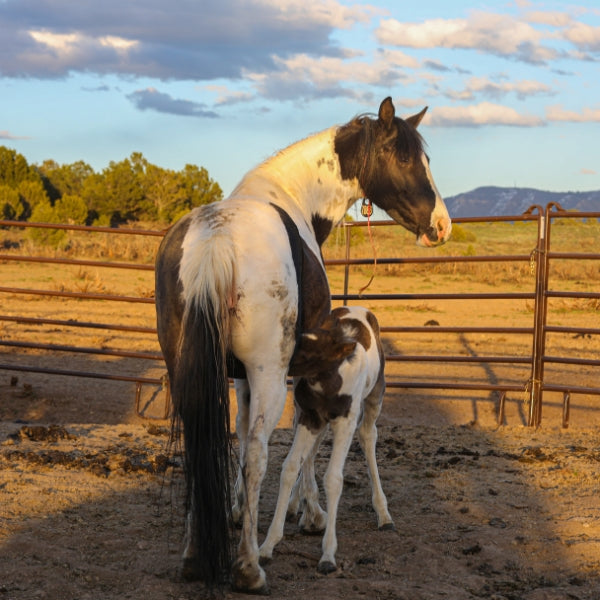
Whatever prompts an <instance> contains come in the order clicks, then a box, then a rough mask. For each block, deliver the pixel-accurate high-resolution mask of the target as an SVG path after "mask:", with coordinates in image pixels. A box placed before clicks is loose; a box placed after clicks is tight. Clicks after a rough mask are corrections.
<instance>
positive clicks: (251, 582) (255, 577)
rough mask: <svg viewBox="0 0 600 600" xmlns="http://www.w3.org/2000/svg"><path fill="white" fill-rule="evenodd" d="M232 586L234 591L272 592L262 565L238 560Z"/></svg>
mask: <svg viewBox="0 0 600 600" xmlns="http://www.w3.org/2000/svg"><path fill="white" fill-rule="evenodd" d="M231 571H232V580H231V587H232V589H233V591H234V592H244V593H245V594H257V595H260V596H268V595H269V593H270V590H269V586H268V585H267V578H266V576H265V572H264V571H263V570H262V569H261V568H260V566H258V565H256V566H253V565H252V564H248V563H244V561H243V560H240V559H238V560H236V561H235V563H234V564H233V568H232V570H231Z"/></svg>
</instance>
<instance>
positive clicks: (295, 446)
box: [260, 425, 317, 563]
mask: <svg viewBox="0 0 600 600" xmlns="http://www.w3.org/2000/svg"><path fill="white" fill-rule="evenodd" d="M316 440H317V434H316V433H313V432H311V431H310V430H309V429H308V428H307V427H305V426H304V425H297V427H296V434H295V436H294V441H293V443H292V447H291V448H290V451H289V452H288V455H287V457H286V459H285V461H284V462H283V466H282V468H281V477H280V480H279V495H278V497H277V507H276V508H275V514H274V515H273V521H272V522H271V526H270V527H269V531H268V533H267V537H266V538H265V541H264V542H263V544H262V546H261V547H260V558H261V563H263V562H268V561H269V560H270V559H271V558H272V556H273V548H274V547H275V546H276V544H278V543H279V541H280V540H281V538H282V537H283V528H284V524H285V515H286V510H287V507H288V504H289V501H290V492H291V489H292V486H293V485H294V482H295V481H296V478H297V477H298V472H299V471H300V467H301V466H302V463H303V462H304V461H305V459H306V457H307V456H309V454H311V451H312V449H313V448H314V446H315V441H316Z"/></svg>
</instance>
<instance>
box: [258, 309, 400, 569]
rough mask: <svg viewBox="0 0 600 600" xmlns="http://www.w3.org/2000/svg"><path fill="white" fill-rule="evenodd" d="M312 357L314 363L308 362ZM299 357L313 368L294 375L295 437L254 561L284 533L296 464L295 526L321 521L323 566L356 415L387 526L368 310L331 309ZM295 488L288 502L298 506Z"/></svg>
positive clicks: (331, 555) (375, 355)
mask: <svg viewBox="0 0 600 600" xmlns="http://www.w3.org/2000/svg"><path fill="white" fill-rule="evenodd" d="M315 358H316V360H317V362H321V366H320V367H318V366H317V367H315V366H314V365H313V366H312V367H311V366H308V365H310V363H311V360H314V359H315ZM298 360H299V361H302V360H305V361H306V363H305V364H306V365H307V366H306V369H307V370H312V368H314V370H315V373H314V375H312V376H303V377H301V378H299V379H297V380H296V382H295V383H296V385H295V390H294V399H295V405H296V416H295V436H294V442H293V444H292V447H291V449H290V451H289V454H288V455H287V458H286V459H285V462H284V463H283V468H282V472H281V480H280V486H279V497H278V499H277V508H276V509H275V515H274V517H273V522H272V523H271V526H270V528H269V531H268V533H267V537H266V539H265V541H264V543H263V544H262V546H261V548H260V557H261V561H268V560H270V559H271V558H272V555H273V548H274V547H275V545H276V544H277V543H278V542H279V541H280V540H281V538H282V537H283V527H284V522H285V518H286V512H287V511H288V505H289V503H290V494H291V492H292V487H293V486H294V482H295V481H296V478H297V477H298V473H299V471H300V469H301V468H302V475H301V479H300V480H299V486H300V487H302V488H303V489H302V492H303V494H304V497H305V501H306V507H305V511H304V516H303V521H301V527H302V528H303V529H305V530H312V531H319V530H322V529H323V525H325V534H324V536H323V554H322V556H321V559H320V561H319V565H318V570H319V572H321V573H330V572H332V571H334V570H335V569H336V563H335V553H336V550H337V537H336V518H337V510H338V503H339V500H340V496H341V493H342V486H343V479H344V478H343V469H344V463H345V462H346V456H347V455H348V450H349V448H350V444H351V442H352V438H353V436H354V432H355V430H356V428H357V424H358V422H359V419H360V425H359V427H358V439H359V442H360V445H361V447H362V449H363V452H364V454H365V457H366V460H367V465H368V469H369V478H370V480H371V488H372V494H373V495H372V501H373V508H374V509H375V512H376V513H377V524H378V526H379V529H393V528H394V524H393V521H392V518H391V516H390V513H389V512H388V508H387V500H386V498H385V495H384V493H383V489H382V488H381V482H380V479H379V472H378V470H377V461H376V456H375V444H376V441H377V428H376V426H375V421H376V420H377V417H378V416H379V413H380V411H381V403H382V400H383V393H384V391H385V378H384V356H383V348H382V345H381V340H380V338H379V325H378V323H377V320H376V318H375V316H374V315H373V313H371V312H370V311H368V310H367V309H365V308H362V307H341V308H336V309H334V310H333V311H332V314H331V318H330V319H328V320H326V322H325V323H324V324H323V326H322V328H321V329H317V330H314V331H312V332H309V333H307V334H304V336H303V339H302V343H301V346H300V349H299V356H298ZM328 424H329V425H331V429H332V432H333V447H332V450H331V458H330V462H329V466H328V467H327V471H326V473H325V477H324V482H323V483H324V487H325V494H326V499H327V514H325V513H324V511H323V510H322V509H321V507H320V506H319V503H318V489H317V484H316V481H315V478H314V465H313V460H314V456H315V454H316V452H317V449H318V445H319V442H320V440H321V438H322V436H323V434H324V432H325V430H326V427H327V425H328ZM300 482H302V483H301V484H300ZM299 486H298V485H297V486H296V488H298V487H299ZM296 491H297V489H296V490H295V493H294V496H295V498H294V502H295V503H296V506H297V500H298V498H297V494H296Z"/></svg>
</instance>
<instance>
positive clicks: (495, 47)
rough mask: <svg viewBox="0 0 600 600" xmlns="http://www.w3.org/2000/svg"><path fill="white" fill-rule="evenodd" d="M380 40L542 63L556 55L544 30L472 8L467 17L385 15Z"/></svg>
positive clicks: (379, 31)
mask: <svg viewBox="0 0 600 600" xmlns="http://www.w3.org/2000/svg"><path fill="white" fill-rule="evenodd" d="M376 35H377V39H378V40H379V42H380V43H383V44H389V45H391V46H399V47H410V48H436V47H442V48H463V49H474V50H479V51H481V52H488V53H491V54H496V55H499V56H505V57H511V58H516V59H518V60H522V61H525V62H530V63H544V62H546V61H548V60H550V59H552V58H555V57H556V56H557V52H556V50H554V49H553V48H551V47H550V46H545V45H543V44H542V43H541V40H542V39H543V37H544V34H543V33H542V32H540V31H538V30H537V29H535V28H534V27H532V26H531V25H529V24H528V23H526V22H524V21H522V20H520V19H518V18H517V17H513V16H511V15H500V14H495V13H485V12H473V13H472V14H471V15H470V16H469V17H468V18H467V19H431V20H427V21H423V22H422V23H403V22H401V21H398V20H397V19H384V20H382V21H381V24H380V27H379V28H378V30H377V31H376Z"/></svg>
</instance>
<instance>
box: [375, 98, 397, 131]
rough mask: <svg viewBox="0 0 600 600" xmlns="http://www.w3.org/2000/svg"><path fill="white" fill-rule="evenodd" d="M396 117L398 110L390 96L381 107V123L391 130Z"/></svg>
mask: <svg viewBox="0 0 600 600" xmlns="http://www.w3.org/2000/svg"><path fill="white" fill-rule="evenodd" d="M395 116H396V109H395V108H394V104H393V103H392V98H391V97H390V96H388V97H387V98H386V99H385V100H384V101H383V102H382V103H381V105H380V106H379V122H380V123H382V124H383V126H384V127H385V128H386V129H390V127H391V126H392V123H393V122H394V117H395Z"/></svg>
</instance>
